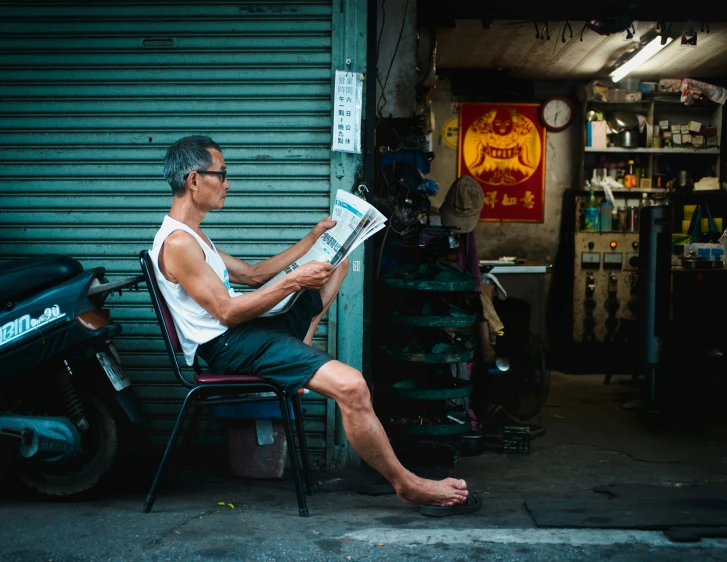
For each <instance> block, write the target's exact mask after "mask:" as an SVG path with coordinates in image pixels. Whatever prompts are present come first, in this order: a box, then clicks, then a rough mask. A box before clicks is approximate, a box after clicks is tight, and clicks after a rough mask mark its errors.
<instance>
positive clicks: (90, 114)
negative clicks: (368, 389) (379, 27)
mask: <svg viewBox="0 0 727 562" xmlns="http://www.w3.org/2000/svg"><path fill="white" fill-rule="evenodd" d="M0 7H2V9H3V18H2V21H0V30H1V32H2V36H3V41H2V42H0V100H1V103H0V133H1V134H0V168H1V169H2V170H3V173H2V174H0V209H2V211H1V214H0V227H2V228H1V229H0V259H8V258H15V257H22V256H28V255H36V254H46V253H57V254H68V255H71V256H74V257H75V258H77V259H79V260H80V261H81V262H82V263H83V265H84V267H96V266H103V267H106V269H107V272H108V276H109V278H120V277H123V276H128V275H134V274H137V273H139V271H140V270H139V265H138V262H137V256H138V253H139V251H140V250H141V249H144V248H148V247H150V246H151V242H152V239H153V236H154V233H155V232H156V229H157V228H158V226H159V224H160V223H161V221H162V219H163V217H164V214H165V213H166V211H167V210H168V208H169V205H170V204H171V189H170V188H169V186H168V185H167V184H166V182H165V181H164V179H163V176H162V161H163V158H164V154H165V151H166V149H167V147H168V146H169V145H170V144H171V143H172V142H173V141H175V140H176V139H178V138H180V137H182V136H185V135H188V134H207V135H210V136H212V137H213V138H214V139H215V140H216V141H217V142H218V143H219V144H220V145H221V146H222V147H223V151H224V154H225V158H226V161H227V164H228V167H229V169H230V175H231V184H232V187H231V190H230V196H229V197H228V199H227V203H226V205H225V208H224V210H223V211H221V212H217V213H214V214H211V215H209V216H208V218H207V220H206V222H205V224H206V227H207V229H206V231H207V233H208V234H209V235H210V237H211V239H212V240H213V241H215V243H216V244H218V245H219V246H220V247H221V248H222V249H224V250H225V251H227V252H228V253H231V254H233V255H236V256H238V257H240V258H242V259H245V260H249V261H251V262H255V261H258V260H261V259H264V258H266V257H268V256H270V255H273V254H275V253H278V252H280V251H282V250H283V249H285V248H286V247H288V246H289V245H291V244H292V243H294V242H295V241H297V240H299V239H300V238H301V237H302V236H304V235H305V234H306V233H307V232H308V231H309V229H310V227H311V226H312V225H313V224H315V223H316V222H317V221H319V220H321V219H322V218H324V217H326V216H327V215H328V213H329V208H330V193H331V189H332V187H331V154H330V151H329V148H330V143H331V140H330V139H331V134H330V130H331V123H330V121H331V101H330V99H331V79H332V70H331V69H332V9H331V2H330V1H329V0H324V1H315V0H313V1H298V2H296V1H290V2H284V3H277V2H276V3H270V2H266V3H255V2H245V1H238V2H234V3H233V2H224V1H221V2H213V3H205V4H203V3H192V2H173V3H167V2H164V3H162V2H156V3H155V2H144V3H130V2H129V3H123V4H121V3H117V4H115V5H111V4H107V3H98V4H96V5H88V4H81V3H73V2H65V3H56V2H52V3H49V2H32V1H31V2H22V3H21V2H1V3H0ZM111 303H112V304H111V308H112V314H113V316H114V318H115V319H116V320H117V321H119V322H120V323H121V324H122V326H123V329H124V331H123V334H122V335H121V336H120V337H119V338H117V345H118V348H119V350H120V351H121V353H122V360H123V364H124V366H125V368H126V370H127V372H128V373H129V374H130V376H131V378H132V380H133V382H134V383H135V388H136V391H137V393H138V395H139V396H140V397H141V398H142V401H143V408H144V412H145V414H146V415H147V416H148V417H149V419H150V421H151V427H152V430H153V432H152V440H153V442H156V443H160V442H162V441H163V440H164V439H165V437H166V435H168V433H169V431H171V426H172V424H173V418H174V416H175V415H176V413H177V412H178V407H179V404H180V399H181V397H182V396H183V390H182V389H181V388H180V387H179V386H178V385H177V384H176V381H175V380H174V379H173V376H172V374H171V372H170V370H169V367H168V359H167V358H166V357H165V355H164V349H163V343H162V341H161V337H160V333H159V330H158V327H157V325H156V321H155V318H154V314H153V311H152V309H151V307H150V304H149V298H148V295H147V294H146V292H145V291H142V292H139V293H130V294H127V293H125V294H124V295H123V296H122V297H120V298H119V297H118V296H117V297H114V298H113V300H112V301H111ZM327 328H328V326H327V325H326V324H325V323H324V324H322V325H321V327H320V329H319V332H318V334H317V336H316V338H315V345H316V346H317V347H319V348H322V349H326V348H327V347H328V333H327ZM332 344H333V345H335V341H333V342H332ZM305 406H306V410H307V411H306V416H307V417H306V431H307V435H308V443H309V447H310V449H311V453H312V456H313V462H314V465H316V464H317V465H319V466H322V467H323V466H325V465H326V459H328V462H329V463H330V459H331V453H330V450H329V451H327V448H328V449H330V447H331V446H332V444H331V443H330V441H331V439H332V438H331V436H332V435H333V430H332V428H331V427H330V425H331V424H332V423H333V420H334V419H335V418H334V416H333V415H332V414H331V412H330V411H329V410H330V406H329V404H328V402H327V401H326V400H325V399H323V398H322V397H314V398H310V399H308V400H306V402H305ZM209 423H210V422H208V425H207V426H206V427H207V430H208V432H207V434H206V438H207V439H208V441H210V442H211V441H214V440H215V439H217V440H220V439H224V436H223V434H221V433H220V432H213V431H209V430H210V429H213V427H211V426H210V425H209ZM204 427H205V426H204V424H203V430H204Z"/></svg>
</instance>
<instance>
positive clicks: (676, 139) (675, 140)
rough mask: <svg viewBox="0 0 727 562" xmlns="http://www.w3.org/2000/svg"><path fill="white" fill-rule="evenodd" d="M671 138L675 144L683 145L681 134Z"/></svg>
mask: <svg viewBox="0 0 727 562" xmlns="http://www.w3.org/2000/svg"><path fill="white" fill-rule="evenodd" d="M671 138H672V140H673V141H674V144H682V134H681V133H674V134H673V135H672V137H671Z"/></svg>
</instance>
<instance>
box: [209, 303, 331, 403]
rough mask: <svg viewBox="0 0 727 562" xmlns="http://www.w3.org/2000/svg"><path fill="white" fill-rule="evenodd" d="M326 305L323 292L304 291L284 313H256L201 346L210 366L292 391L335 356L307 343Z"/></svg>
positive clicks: (220, 371)
mask: <svg viewBox="0 0 727 562" xmlns="http://www.w3.org/2000/svg"><path fill="white" fill-rule="evenodd" d="M322 310H323V303H322V302H321V295H320V293H318V291H304V292H303V293H302V294H301V295H300V297H298V300H296V301H295V304H294V305H293V307H292V308H291V309H290V310H289V311H288V312H286V313H285V314H281V315H279V316H271V317H267V318H255V319H254V320H250V321H249V322H244V323H242V324H239V325H238V326H235V327H234V328H230V329H229V330H227V331H226V332H225V333H224V334H222V335H221V336H219V337H217V338H215V339H213V340H211V341H209V342H207V343H205V344H202V345H200V346H199V349H198V354H199V356H200V357H201V358H202V359H204V360H205V362H206V363H207V364H208V365H209V367H210V371H211V372H214V373H216V374H220V375H227V374H236V373H247V374H252V375H256V376H258V377H262V378H264V379H267V380H269V381H272V382H274V383H275V384H277V385H278V386H279V387H280V388H282V389H283V390H284V391H285V392H286V393H293V392H296V391H297V390H298V389H300V388H301V387H302V386H303V385H304V384H305V383H307V382H308V381H309V380H310V378H311V377H312V376H313V375H314V374H315V373H316V371H318V369H320V368H321V367H322V366H323V365H325V364H326V363H328V362H329V361H333V357H331V356H330V355H329V354H328V353H325V352H323V351H320V350H318V349H316V348H314V347H311V346H309V345H307V344H305V343H303V338H305V335H306V334H307V333H308V329H309V328H310V323H311V320H312V319H313V318H314V317H316V316H318V315H319V314H320V313H321V311H322Z"/></svg>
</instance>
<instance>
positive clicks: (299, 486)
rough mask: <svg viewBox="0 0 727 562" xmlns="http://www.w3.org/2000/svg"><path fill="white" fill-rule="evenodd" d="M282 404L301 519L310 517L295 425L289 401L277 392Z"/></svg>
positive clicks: (281, 408)
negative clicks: (304, 490) (296, 445)
mask: <svg viewBox="0 0 727 562" xmlns="http://www.w3.org/2000/svg"><path fill="white" fill-rule="evenodd" d="M276 394H277V395H278V400H279V402H280V413H281V415H282V417H283V427H284V428H285V439H286V441H287V442H288V457H289V458H290V468H291V469H292V471H293V480H294V482H295V494H296V496H298V513H299V514H300V516H301V517H308V504H307V502H306V501H305V494H304V493H303V483H302V482H301V478H300V469H299V468H298V453H297V452H296V450H295V441H293V424H291V423H290V412H289V411H288V400H287V399H286V398H285V396H284V395H283V393H282V392H276Z"/></svg>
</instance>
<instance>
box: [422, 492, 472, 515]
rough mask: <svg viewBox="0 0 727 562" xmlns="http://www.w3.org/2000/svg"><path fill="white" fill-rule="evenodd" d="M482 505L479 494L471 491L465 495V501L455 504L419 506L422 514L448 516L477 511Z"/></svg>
mask: <svg viewBox="0 0 727 562" xmlns="http://www.w3.org/2000/svg"><path fill="white" fill-rule="evenodd" d="M481 507H482V499H480V496H479V495H478V494H477V493H475V492H471V493H470V495H469V496H467V501H466V502H465V503H458V504H457V505H451V506H443V505H423V506H422V507H421V513H422V515H427V516H429V517H449V516H450V515H461V514H463V513H473V512H475V511H479V510H480V508H481Z"/></svg>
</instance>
